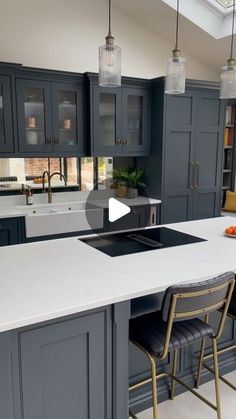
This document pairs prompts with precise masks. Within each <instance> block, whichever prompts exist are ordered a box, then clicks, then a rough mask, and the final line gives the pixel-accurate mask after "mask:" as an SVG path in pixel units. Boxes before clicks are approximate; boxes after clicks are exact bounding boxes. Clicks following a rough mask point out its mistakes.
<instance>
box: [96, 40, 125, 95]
mask: <svg viewBox="0 0 236 419" xmlns="http://www.w3.org/2000/svg"><path fill="white" fill-rule="evenodd" d="M120 85H121V48H120V47H118V46H117V45H114V44H110V45H109V44H106V45H103V46H102V47H100V48H99V86H104V87H116V86H120Z"/></svg>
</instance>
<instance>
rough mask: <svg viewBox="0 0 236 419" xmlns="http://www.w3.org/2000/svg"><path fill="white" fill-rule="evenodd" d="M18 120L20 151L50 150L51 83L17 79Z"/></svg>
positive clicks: (51, 144)
mask: <svg viewBox="0 0 236 419" xmlns="http://www.w3.org/2000/svg"><path fill="white" fill-rule="evenodd" d="M16 96H17V121H18V135H19V151H20V152H22V151H23V152H27V151H28V152H50V151H51V150H52V147H53V139H52V113H51V84H50V83H49V82H44V81H37V80H29V79H17V80H16Z"/></svg>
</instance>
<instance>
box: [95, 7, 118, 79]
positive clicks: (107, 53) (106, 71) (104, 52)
mask: <svg viewBox="0 0 236 419" xmlns="http://www.w3.org/2000/svg"><path fill="white" fill-rule="evenodd" d="M105 39H106V44H105V45H103V46H101V47H99V86H104V87H117V86H120V85H121V49H120V47H119V46H118V45H115V44H114V37H113V36H112V34H111V0H109V27H108V34H107V36H106V38H105Z"/></svg>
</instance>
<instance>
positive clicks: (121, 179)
mask: <svg viewBox="0 0 236 419" xmlns="http://www.w3.org/2000/svg"><path fill="white" fill-rule="evenodd" d="M112 176H113V183H112V186H111V188H112V189H116V196H117V197H118V198H124V197H125V196H126V195H127V182H126V180H125V176H126V175H125V170H124V169H122V168H118V169H114V170H113V172H112Z"/></svg>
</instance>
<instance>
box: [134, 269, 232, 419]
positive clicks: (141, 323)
mask: <svg viewBox="0 0 236 419" xmlns="http://www.w3.org/2000/svg"><path fill="white" fill-rule="evenodd" d="M234 282H235V281H234V273H232V272H226V273H224V274H223V275H220V276H218V277H215V278H212V279H210V280H207V281H202V282H198V283H195V284H183V285H178V286H171V287H169V288H168V289H167V290H166V292H165V295H164V299H163V303H162V308H161V311H159V312H154V313H149V314H146V315H143V316H140V317H137V318H134V319H132V320H131V321H130V341H131V342H132V343H133V344H134V345H136V347H137V348H139V349H140V350H141V351H143V352H144V354H145V355H146V356H147V358H148V360H149V362H150V366H151V378H148V379H146V380H144V381H141V382H139V383H136V384H134V385H131V386H130V388H129V391H133V390H136V389H138V388H140V387H142V386H144V385H146V384H149V383H152V399H153V419H158V402H157V380H158V379H161V378H166V377H171V391H170V397H171V399H172V400H173V398H174V394H175V384H176V382H177V383H179V384H181V385H183V386H184V387H185V388H187V389H188V390H189V391H190V392H191V393H193V394H194V395H195V396H197V397H198V398H199V399H200V400H202V401H203V402H205V403H206V404H207V405H208V406H210V407H211V408H212V409H214V410H216V412H217V419H221V409H220V393H219V376H218V358H217V339H218V338H219V337H220V336H221V334H222V331H223V327H224V323H225V319H226V316H227V310H228V307H229V303H230V299H231V296H232V292H233V288H234ZM220 308H222V313H221V318H220V321H219V325H218V329H217V331H216V333H215V331H214V330H213V328H212V327H211V326H210V325H209V324H208V320H209V313H210V312H213V311H216V310H219V309H220ZM201 315H205V320H204V321H203V320H200V319H199V318H198V316H201ZM206 337H209V338H211V340H212V347H213V359H214V376H215V392H216V405H214V404H213V403H211V402H210V401H209V400H207V399H206V398H205V397H203V396H202V395H200V394H199V393H197V392H196V391H195V390H194V389H192V388H190V387H189V386H188V385H187V384H185V383H184V382H182V381H181V380H180V379H179V378H178V377H177V376H176V369H177V356H178V350H179V349H180V348H183V347H186V346H189V345H192V344H194V343H196V342H197V341H199V340H200V341H202V342H203V341H204V340H205V338H206ZM171 351H173V352H174V356H173V364H172V372H171V373H161V374H157V370H156V368H157V363H156V359H157V358H158V359H160V360H163V359H165V358H166V357H167V355H168V353H169V352H171ZM200 363H201V360H200V361H199V365H200ZM130 416H131V417H132V418H133V419H137V417H136V416H135V415H134V414H133V413H132V412H131V411H130Z"/></svg>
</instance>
